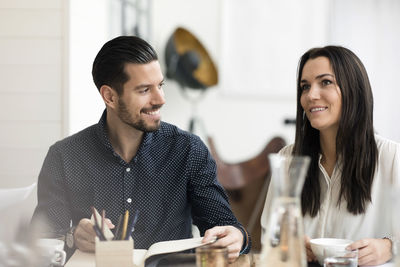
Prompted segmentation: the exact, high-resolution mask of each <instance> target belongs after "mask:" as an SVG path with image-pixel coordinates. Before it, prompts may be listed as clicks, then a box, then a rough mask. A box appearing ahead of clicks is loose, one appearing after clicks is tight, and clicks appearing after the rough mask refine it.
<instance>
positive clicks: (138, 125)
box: [117, 99, 161, 132]
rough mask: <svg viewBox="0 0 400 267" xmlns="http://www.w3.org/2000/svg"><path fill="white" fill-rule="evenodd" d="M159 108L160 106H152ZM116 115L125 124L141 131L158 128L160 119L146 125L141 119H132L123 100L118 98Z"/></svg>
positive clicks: (152, 130) (151, 130) (150, 130)
mask: <svg viewBox="0 0 400 267" xmlns="http://www.w3.org/2000/svg"><path fill="white" fill-rule="evenodd" d="M157 108H161V106H158V105H157V106H154V107H153V109H157ZM117 115H118V117H119V119H120V120H121V121H122V122H124V123H125V124H127V125H129V126H131V127H132V128H134V129H136V130H139V131H142V132H154V131H157V130H158V129H159V128H160V120H158V121H156V122H155V123H156V125H154V126H148V125H146V123H145V122H144V120H142V119H138V120H137V121H133V120H132V118H131V115H130V113H129V111H128V109H127V107H126V105H125V102H124V101H123V100H122V99H119V106H118V114H117Z"/></svg>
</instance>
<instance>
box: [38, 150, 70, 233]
mask: <svg viewBox="0 0 400 267" xmlns="http://www.w3.org/2000/svg"><path fill="white" fill-rule="evenodd" d="M37 198H38V204H37V206H36V208H35V211H34V214H33V217H32V223H33V225H40V229H38V230H39V231H40V232H39V233H38V234H39V235H41V234H47V235H48V234H51V233H60V234H65V233H66V232H67V231H68V230H69V228H70V222H71V212H70V205H69V201H68V198H67V193H66V187H65V181H64V171H63V167H62V161H61V155H60V153H59V152H58V151H57V148H56V147H55V146H54V145H53V146H51V147H50V149H49V151H48V153H47V155H46V158H45V160H44V163H43V166H42V169H41V171H40V174H39V179H38V192H37ZM43 227H44V228H43ZM37 228H38V227H36V229H37Z"/></svg>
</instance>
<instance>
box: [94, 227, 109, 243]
mask: <svg viewBox="0 0 400 267" xmlns="http://www.w3.org/2000/svg"><path fill="white" fill-rule="evenodd" d="M93 229H94V232H95V233H96V235H97V237H98V238H99V239H100V240H101V241H106V238H105V236H104V235H103V233H102V232H101V231H100V228H99V227H98V226H97V225H93Z"/></svg>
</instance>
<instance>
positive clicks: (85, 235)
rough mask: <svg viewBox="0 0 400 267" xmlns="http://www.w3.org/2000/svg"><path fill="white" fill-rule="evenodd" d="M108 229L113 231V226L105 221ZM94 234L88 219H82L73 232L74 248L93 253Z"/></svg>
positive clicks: (107, 220) (108, 221)
mask: <svg viewBox="0 0 400 267" xmlns="http://www.w3.org/2000/svg"><path fill="white" fill-rule="evenodd" d="M105 222H106V224H107V226H108V228H110V229H113V228H114V227H115V226H114V225H113V224H112V222H111V221H110V219H106V220H105ZM95 237H96V233H95V231H94V229H93V224H92V222H91V221H90V220H89V219H86V218H85V219H82V220H80V221H79V224H78V225H77V226H76V229H75V232H74V244H75V246H76V247H77V248H78V249H79V250H82V251H84V252H94V249H95V245H94V238H95Z"/></svg>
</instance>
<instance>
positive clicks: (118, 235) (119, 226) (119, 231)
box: [113, 214, 122, 240]
mask: <svg viewBox="0 0 400 267" xmlns="http://www.w3.org/2000/svg"><path fill="white" fill-rule="evenodd" d="M121 225H122V214H121V215H119V217H118V224H117V228H115V234H114V238H113V240H119V239H120V238H119V237H120V235H121Z"/></svg>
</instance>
